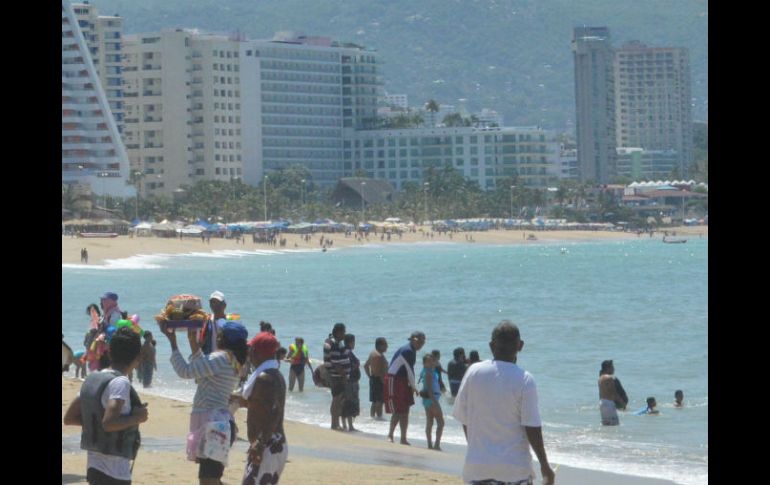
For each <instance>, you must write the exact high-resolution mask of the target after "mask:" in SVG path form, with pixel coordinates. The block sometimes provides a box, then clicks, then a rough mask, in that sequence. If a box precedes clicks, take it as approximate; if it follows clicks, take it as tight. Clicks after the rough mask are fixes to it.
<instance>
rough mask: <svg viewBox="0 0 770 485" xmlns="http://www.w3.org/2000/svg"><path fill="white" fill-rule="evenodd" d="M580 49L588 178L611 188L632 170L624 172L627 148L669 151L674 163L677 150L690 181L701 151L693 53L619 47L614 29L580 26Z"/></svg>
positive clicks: (579, 93)
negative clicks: (696, 138)
mask: <svg viewBox="0 0 770 485" xmlns="http://www.w3.org/2000/svg"><path fill="white" fill-rule="evenodd" d="M572 50H573V52H574V60H575V102H576V107H577V111H576V115H577V142H578V164H579V168H580V170H579V172H580V180H582V181H587V180H593V181H595V182H598V183H607V182H610V181H612V179H613V178H614V177H616V176H618V175H623V174H625V173H627V171H626V170H625V169H623V170H622V172H623V174H621V173H620V172H619V171H618V167H617V153H618V152H617V149H620V148H633V149H637V148H640V149H643V150H647V151H651V152H655V153H658V152H660V153H664V152H665V153H666V154H667V155H666V156H665V157H664V158H665V159H666V160H670V156H671V155H670V154H671V152H672V151H673V152H675V153H676V156H677V159H678V163H677V166H676V168H677V171H678V172H679V174H680V177H686V176H687V171H688V169H689V166H690V164H691V163H692V150H693V148H692V144H693V141H692V136H693V135H692V130H693V128H692V109H691V102H692V101H691V79H690V61H689V54H688V51H687V49H684V48H677V47H647V46H646V45H644V44H642V43H641V42H638V41H633V42H628V43H626V44H625V45H623V47H621V48H619V49H614V48H613V47H612V46H611V44H610V33H609V29H608V28H607V27H577V28H575V30H574V37H573V40H572ZM624 153H625V152H624ZM634 153H636V151H634Z"/></svg>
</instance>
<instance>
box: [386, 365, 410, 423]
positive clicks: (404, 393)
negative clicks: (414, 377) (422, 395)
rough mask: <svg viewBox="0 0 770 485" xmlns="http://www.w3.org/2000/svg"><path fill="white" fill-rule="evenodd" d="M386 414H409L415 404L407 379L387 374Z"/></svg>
mask: <svg viewBox="0 0 770 485" xmlns="http://www.w3.org/2000/svg"><path fill="white" fill-rule="evenodd" d="M384 391H385V392H384V397H385V412H386V413H388V414H394V413H395V414H403V413H408V412H409V408H410V407H411V406H412V405H413V404H414V396H413V395H412V389H411V388H410V387H409V381H408V380H407V378H406V377H401V376H394V375H392V374H385V385H384Z"/></svg>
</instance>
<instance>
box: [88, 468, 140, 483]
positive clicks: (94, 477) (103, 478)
mask: <svg viewBox="0 0 770 485" xmlns="http://www.w3.org/2000/svg"><path fill="white" fill-rule="evenodd" d="M86 481H88V485H131V480H118V479H117V478H112V477H111V476H109V475H107V474H106V473H102V472H100V471H99V470H97V469H96V468H89V469H88V470H87V471H86Z"/></svg>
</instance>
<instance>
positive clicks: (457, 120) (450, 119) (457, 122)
mask: <svg viewBox="0 0 770 485" xmlns="http://www.w3.org/2000/svg"><path fill="white" fill-rule="evenodd" d="M441 122H442V123H444V125H445V126H465V119H463V115H461V114H460V113H449V114H448V115H446V116H444V119H443V120H441Z"/></svg>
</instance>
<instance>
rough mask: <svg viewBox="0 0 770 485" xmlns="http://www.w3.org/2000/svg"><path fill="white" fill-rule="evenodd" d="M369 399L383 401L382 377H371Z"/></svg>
mask: <svg viewBox="0 0 770 485" xmlns="http://www.w3.org/2000/svg"><path fill="white" fill-rule="evenodd" d="M369 401H371V402H382V401H383V399H382V377H377V376H372V377H370V378H369Z"/></svg>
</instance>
